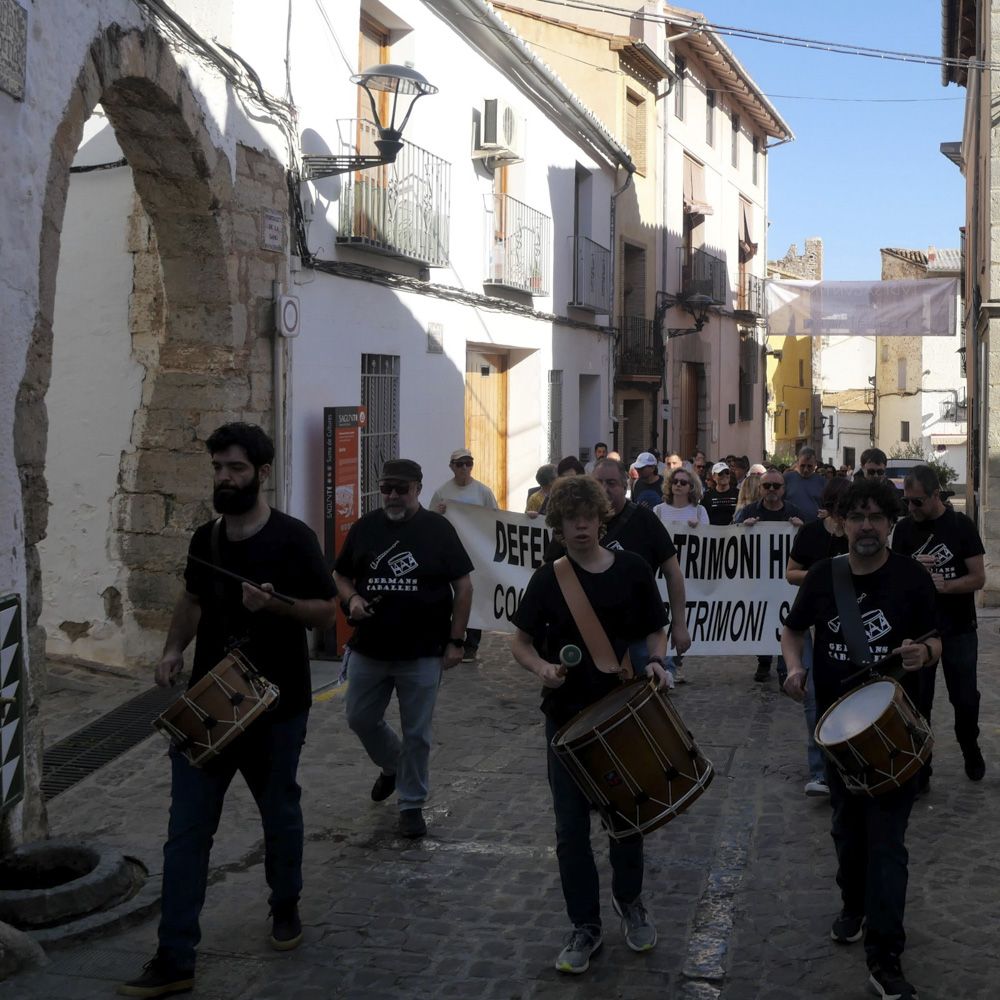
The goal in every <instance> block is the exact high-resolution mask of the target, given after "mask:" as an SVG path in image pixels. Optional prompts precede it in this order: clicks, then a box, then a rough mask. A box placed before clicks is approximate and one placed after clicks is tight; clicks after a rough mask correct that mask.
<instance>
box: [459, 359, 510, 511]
mask: <svg viewBox="0 0 1000 1000" xmlns="http://www.w3.org/2000/svg"><path fill="white" fill-rule="evenodd" d="M465 445H466V447H467V448H468V449H469V451H471V452H472V455H473V457H474V458H475V460H476V464H475V467H474V468H473V471H472V474H473V475H474V476H475V478H476V479H478V480H479V481H480V482H481V483H485V484H486V485H487V486H488V487H489V488H490V489H491V490H493V494H494V496H496V498H497V503H498V504H499V505H500V507H501V509H503V510H506V509H507V355H506V354H505V353H503V352H497V351H481V350H478V349H476V348H472V347H470V348H468V349H467V351H466V362H465Z"/></svg>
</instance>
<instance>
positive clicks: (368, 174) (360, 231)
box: [354, 13, 390, 242]
mask: <svg viewBox="0 0 1000 1000" xmlns="http://www.w3.org/2000/svg"><path fill="white" fill-rule="evenodd" d="M388 61H389V32H388V31H387V30H386V29H385V28H384V27H383V26H382V25H381V24H379V23H378V22H377V21H375V20H373V19H372V18H370V17H368V15H366V14H364V13H362V15H361V25H360V31H359V33H358V68H359V69H358V71H359V72H361V73H363V72H364V71H365V70H367V69H371V68H372V66H378V65H381V64H382V63H387V62H388ZM373 93H374V94H375V106H376V108H377V110H378V115H379V119H380V120H381V122H382V124H383V125H388V124H389V112H390V105H389V94H388V93H386V92H385V91H378V90H377V91H374V92H373ZM357 128H358V134H357V138H356V140H355V142H356V144H357V150H358V152H359V153H360V154H361V155H362V156H374V155H377V154H378V147H377V146H376V145H375V140H376V139H377V138H378V133H377V132H376V130H375V126H374V123H373V122H372V106H371V101H370V100H369V98H368V94H367V93H366V92H365V90H364V88H363V87H358V126H357ZM388 184H389V168H388V167H375V168H369V169H367V170H359V171H357V172H356V173H355V174H354V235H355V236H357V237H361V238H363V239H370V240H374V241H376V242H380V241H381V240H382V239H383V233H384V231H385V221H386V220H385V202H386V198H385V190H386V188H387V187H388Z"/></svg>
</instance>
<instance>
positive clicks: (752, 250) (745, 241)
mask: <svg viewBox="0 0 1000 1000" xmlns="http://www.w3.org/2000/svg"><path fill="white" fill-rule="evenodd" d="M740 209H741V211H742V215H743V218H742V220H741V221H740V263H741V264H746V263H747V262H748V261H751V260H753V258H754V257H756V256H757V244H756V243H754V241H753V240H752V239H751V234H752V230H751V229H750V212H751V209H750V205H749V204H748V203H747V202H745V201H742V200H741V201H740ZM730 232H732V230H730Z"/></svg>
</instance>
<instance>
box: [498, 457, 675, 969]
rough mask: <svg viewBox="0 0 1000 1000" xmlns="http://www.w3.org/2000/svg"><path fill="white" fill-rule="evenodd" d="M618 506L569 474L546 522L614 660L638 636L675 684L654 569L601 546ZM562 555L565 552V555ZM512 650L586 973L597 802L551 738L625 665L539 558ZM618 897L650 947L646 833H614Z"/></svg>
mask: <svg viewBox="0 0 1000 1000" xmlns="http://www.w3.org/2000/svg"><path fill="white" fill-rule="evenodd" d="M611 517H612V510H611V505H610V503H609V501H608V498H607V496H606V495H605V492H604V490H603V489H602V488H601V486H600V485H599V484H598V483H597V482H596V481H595V480H594V479H592V478H590V477H589V476H564V477H563V478H561V479H558V480H556V482H555V484H554V485H553V487H552V492H551V494H550V495H549V504H548V509H547V513H546V516H545V520H546V524H548V525H549V527H550V528H552V529H553V531H554V532H555V534H556V537H557V538H558V540H559V541H560V542H561V543H562V544H563V546H564V547H565V553H566V555H565V558H566V559H567V560H568V565H569V567H570V568H571V570H572V573H573V574H574V575H575V577H576V579H577V580H578V582H579V585H580V587H581V588H582V591H583V593H584V595H585V596H586V599H587V600H588V601H589V603H590V606H591V607H592V608H593V613H594V616H595V617H596V621H597V623H598V624H599V626H600V627H601V628H603V630H604V632H605V633H606V635H607V638H608V640H609V642H610V644H611V647H612V651H613V654H614V656H615V657H616V662H618V663H621V662H622V661H623V660H624V658H625V657H626V654H627V651H628V648H629V646H630V644H633V643H636V642H638V641H640V640H644V641H645V643H646V647H647V649H648V651H649V657H648V662H647V664H646V671H647V673H648V674H650V675H651V676H652V677H653V678H654V679H655V680H656V682H657V685H658V686H660V687H664V686H669V684H670V681H669V679H668V675H667V673H666V671H665V669H664V665H663V664H664V659H663V658H664V655H665V653H666V651H667V634H666V630H665V625H666V623H667V615H666V611H665V609H664V607H663V601H662V600H661V599H660V594H659V590H658V588H657V586H656V581H655V580H654V578H653V573H652V570H651V569H650V567H649V565H648V564H647V563H646V561H645V560H644V559H643V558H642V557H641V556H639V555H636V554H635V553H633V552H625V551H611V550H609V549H606V548H604V547H602V545H601V536H602V535H603V534H604V531H605V526H606V524H607V523H608V521H610V520H611ZM560 562H561V560H560ZM512 621H513V623H514V625H515V626H516V633H515V635H514V638H513V640H512V644H511V648H512V651H513V654H514V659H515V660H517V662H518V663H519V664H520V665H521V666H522V667H524V669H525V670H528V671H530V672H531V673H533V674H535V675H536V676H537V677H538V678H539V680H540V681H541V682H542V705H541V707H542V712H543V713H544V714H545V739H546V743H547V744H548V751H547V753H548V778H549V787H550V790H551V792H552V805H553V809H554V811H555V819H556V856H557V858H558V860H559V877H560V880H561V882H562V890H563V896H564V897H565V900H566V911H567V913H568V915H569V919H570V922H571V923H572V925H573V927H572V930H571V931H570V933H569V936H568V938H567V941H566V945H565V947H564V948H563V949H562V951H561V952H560V953H559V956H558V958H557V959H556V963H555V967H556V969H558V970H559V971H560V972H566V973H583V972H586V971H587V969H588V968H589V967H590V959H591V957H592V956H593V955H594V953H595V952H596V951H597V950H598V949H599V948H600V947H601V944H602V934H601V896H600V884H599V881H598V874H597V867H596V865H595V863H594V854H593V850H592V848H591V843H590V813H591V804H590V802H589V800H588V799H587V798H586V797H585V796H584V794H583V792H581V791H580V789H579V787H578V786H577V784H576V782H575V781H574V780H573V778H572V777H571V775H570V773H569V771H568V770H567V769H566V768H565V767H564V766H563V764H562V763H561V762H560V761H559V759H558V758H557V757H556V756H555V753H554V751H553V749H552V746H551V744H552V738H553V736H555V734H556V732H557V731H558V729H559V728H560V727H561V726H563V725H564V724H565V723H567V722H569V721H570V719H572V718H573V717H574V716H575V715H576V714H577V713H579V712H580V711H582V710H583V709H585V708H587V707H588V706H590V705H592V704H594V703H595V702H597V701H599V700H600V699H601V698H602V697H604V696H605V695H606V694H609V693H610V692H611V691H613V690H615V689H616V688H617V687H618V686H619V684H620V679H619V675H618V674H617V673H605V672H602V671H601V670H599V669H598V666H597V665H596V664H595V663H594V661H593V660H592V659H591V656H590V654H589V652H588V650H587V645H586V643H585V642H584V640H583V638H582V636H581V633H580V630H579V628H578V626H577V622H576V617H575V616H574V614H573V612H572V611H571V610H570V608H569V605H568V604H567V601H566V599H565V598H564V596H563V593H562V589H561V586H560V584H559V582H558V578H557V570H556V568H555V564H554V563H551V562H550V563H545V564H544V565H543V566H541V567H540V568H539V569H538V570H537V571H536V572H535V574H534V575H533V576H532V578H531V580H530V581H529V582H528V586H527V588H525V591H524V596H523V597H522V599H521V601H520V603H519V604H518V608H517V611H516V612H515V613H514V616H513V619H512ZM567 646H573V647H576V648H577V649H578V650H579V651H580V653H581V654H582V660H581V661H580V662H579V663H577V664H576V665H575V666H573V667H572V668H570V669H568V670H567V667H566V666H564V665H562V656H561V655H560V654H561V651H563V650H564V649H565V648H566V647H567ZM609 844H610V848H609V855H610V861H611V869H612V886H611V888H612V904H613V906H614V909H615V912H616V913H617V914H618V915H619V916H620V917H621V921H622V929H623V931H624V935H625V941H626V944H627V945H628V946H629V948H631V949H632V950H633V951H636V952H646V951H649V950H650V949H652V948H653V946H654V945H655V944H656V926H655V924H654V923H653V919H652V917H651V916H650V914H649V911H648V910H647V909H646V907H645V905H644V903H643V900H642V878H643V841H642V835H641V834H640V833H635V834H633V835H631V836H628V837H625V838H624V839H610V840H609Z"/></svg>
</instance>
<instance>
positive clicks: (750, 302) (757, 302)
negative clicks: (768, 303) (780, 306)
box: [736, 274, 764, 316]
mask: <svg viewBox="0 0 1000 1000" xmlns="http://www.w3.org/2000/svg"><path fill="white" fill-rule="evenodd" d="M736 311H737V312H743V313H748V314H750V315H752V316H763V315H764V279H763V278H758V277H757V275H756V274H744V275H741V277H740V287H739V288H738V289H737V290H736Z"/></svg>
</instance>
